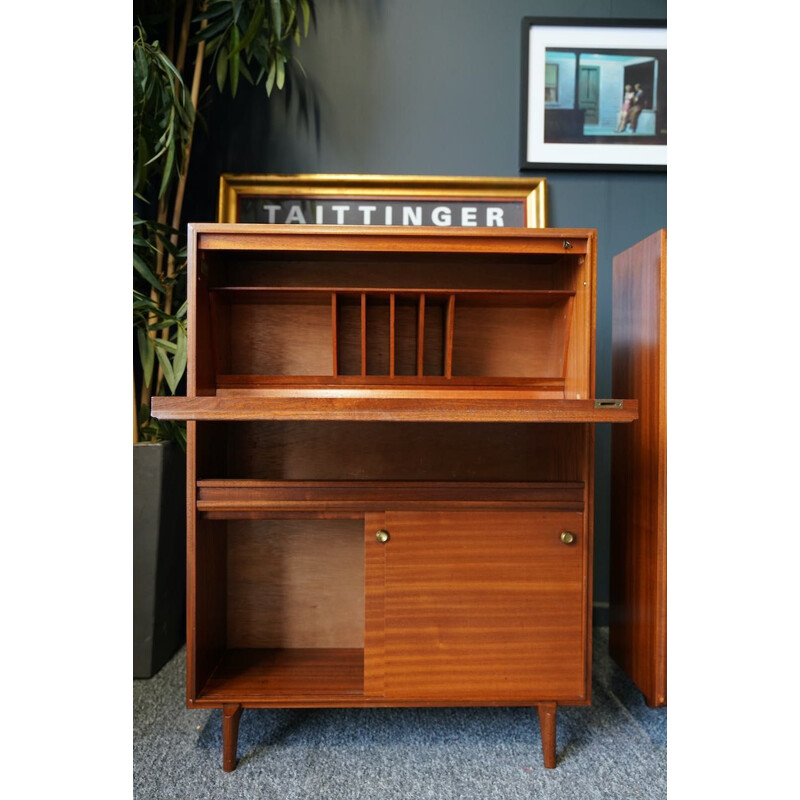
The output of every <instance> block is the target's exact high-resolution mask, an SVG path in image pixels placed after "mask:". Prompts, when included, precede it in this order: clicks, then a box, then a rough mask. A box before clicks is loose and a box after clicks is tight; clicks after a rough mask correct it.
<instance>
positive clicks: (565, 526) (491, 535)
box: [365, 511, 589, 702]
mask: <svg viewBox="0 0 800 800" xmlns="http://www.w3.org/2000/svg"><path fill="white" fill-rule="evenodd" d="M369 522H370V520H369V519H368V524H369ZM385 529H386V531H387V532H388V533H389V539H388V541H386V542H383V543H382V542H380V541H378V540H377V539H376V537H375V532H374V531H370V530H369V527H368V529H367V540H366V543H367V549H368V553H367V569H368V570H370V569H372V574H371V575H370V576H369V577H368V584H369V585H371V586H372V587H375V586H377V585H380V586H382V593H381V596H380V597H378V596H377V594H376V593H375V592H374V591H373V593H372V596H371V598H370V597H368V604H369V603H370V602H372V603H375V608H377V609H379V615H380V616H381V617H382V626H381V627H382V631H381V633H382V635H381V636H375V637H374V638H373V637H371V636H368V637H367V647H366V652H365V662H366V664H367V665H368V670H367V674H368V675H369V676H370V678H371V680H370V681H369V682H368V685H367V687H365V688H366V689H367V693H369V692H370V690H371V689H372V690H377V691H378V692H380V693H383V694H385V696H386V697H387V698H395V699H397V700H398V701H399V700H401V699H403V698H406V699H414V698H419V699H423V700H431V701H433V700H436V699H442V700H444V699H449V700H451V701H452V700H464V701H471V702H477V701H480V700H484V701H487V702H488V701H498V700H520V699H525V698H531V699H536V698H542V699H556V700H557V699H572V700H579V699H581V698H583V697H584V696H585V695H586V691H587V658H586V652H587V651H586V643H587V617H588V615H587V574H588V569H587V554H588V552H589V549H588V542H587V541H586V537H585V536H584V526H583V515H582V513H580V512H575V511H536V512H513V511H481V512H461V511H455V512H453V511H440V512H387V513H386V515H385ZM564 531H569V532H570V533H571V534H572V536H573V537H574V538H573V540H572V541H571V542H570V543H565V542H564V541H562V537H561V534H562V532H564ZM565 538H567V539H569V537H568V536H567V537H565ZM377 548H383V550H382V555H380V556H378V557H372V558H371V556H370V551H373V552H374V551H375V550H376V549H377ZM376 570H382V572H383V575H382V581H377V580H376V577H377V576H376V575H375V571H376ZM373 611H374V609H373ZM368 616H369V618H370V619H371V621H372V622H371V625H372V629H373V631H374V630H375V618H376V616H378V615H377V614H375V613H370V611H369V610H368ZM373 641H374V642H376V643H377V644H378V648H377V650H379V651H380V652H372V651H371V649H370V646H371V643H372V642H373Z"/></svg>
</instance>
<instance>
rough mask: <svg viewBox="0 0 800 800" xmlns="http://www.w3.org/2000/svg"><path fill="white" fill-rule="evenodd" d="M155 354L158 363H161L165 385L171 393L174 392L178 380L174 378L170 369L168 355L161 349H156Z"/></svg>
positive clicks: (173, 373)
mask: <svg viewBox="0 0 800 800" xmlns="http://www.w3.org/2000/svg"><path fill="white" fill-rule="evenodd" d="M156 356H158V363H159V364H160V365H161V371H162V372H163V373H164V378H165V379H166V381H167V385H168V386H169V389H170V391H171V392H172V394H175V390H176V389H177V388H178V382H177V381H176V380H175V372H174V370H173V369H172V364H170V361H169V357H168V356H167V354H166V353H165V352H164V351H163V350H156Z"/></svg>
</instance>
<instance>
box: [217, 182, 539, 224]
mask: <svg viewBox="0 0 800 800" xmlns="http://www.w3.org/2000/svg"><path fill="white" fill-rule="evenodd" d="M217 221H218V222H256V223H259V222H260V223H267V224H269V223H297V224H332V225H435V226H439V227H481V226H487V227H522V228H545V227H547V181H546V179H545V178H473V177H449V176H430V175H235V174H223V175H221V176H220V182H219V200H218V206H217Z"/></svg>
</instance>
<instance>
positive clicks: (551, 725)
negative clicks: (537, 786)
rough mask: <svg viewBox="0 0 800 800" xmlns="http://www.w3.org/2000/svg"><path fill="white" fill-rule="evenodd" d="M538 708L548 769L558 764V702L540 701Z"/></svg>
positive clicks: (543, 749)
mask: <svg viewBox="0 0 800 800" xmlns="http://www.w3.org/2000/svg"><path fill="white" fill-rule="evenodd" d="M538 710H539V728H540V729H541V732H542V752H543V753H544V765H545V767H547V769H553V768H554V767H555V765H556V704H555V703H539V706H538Z"/></svg>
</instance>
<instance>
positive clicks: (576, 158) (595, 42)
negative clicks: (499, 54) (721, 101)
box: [520, 17, 667, 172]
mask: <svg viewBox="0 0 800 800" xmlns="http://www.w3.org/2000/svg"><path fill="white" fill-rule="evenodd" d="M666 39H667V22H666V20H656V19H608V18H606V19H593V18H581V17H523V19H522V47H521V52H522V59H521V60H522V74H521V82H520V83H521V91H520V170H521V171H525V170H551V169H571V170H578V169H581V170H614V171H616V170H621V171H646V172H665V171H666V168H667V44H666ZM548 59H550V60H549V61H548ZM547 66H551V67H552V66H556V67H558V69H557V70H552V69H551V71H550V74H551V76H552V75H553V74H557V75H558V82H559V84H558V86H557V87H556V88H555V91H554V89H553V87H552V86H549V87H548V95H547V99H546V97H545V72H546V67H547ZM634 85H635V86H637V87H639V88H638V90H636V91H634V88H633V87H634ZM628 86H630V87H631V88H630V90H629V89H628V88H627V87H628ZM626 104H627V108H626ZM623 123H624V127H623V128H622V129H620V126H622V125H623Z"/></svg>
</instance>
